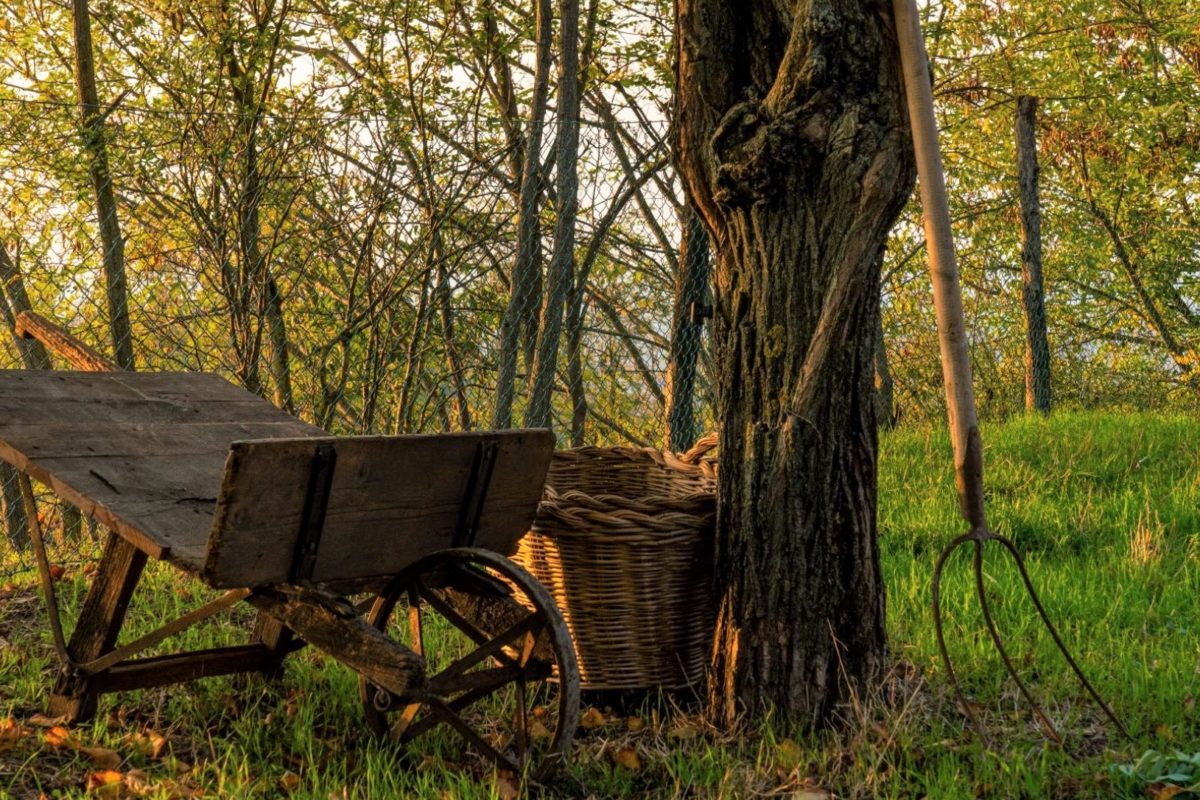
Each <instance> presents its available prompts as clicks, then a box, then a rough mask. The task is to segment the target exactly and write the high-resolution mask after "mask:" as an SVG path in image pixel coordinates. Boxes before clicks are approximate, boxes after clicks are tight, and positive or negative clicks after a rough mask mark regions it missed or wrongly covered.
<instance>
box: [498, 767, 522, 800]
mask: <svg viewBox="0 0 1200 800" xmlns="http://www.w3.org/2000/svg"><path fill="white" fill-rule="evenodd" d="M495 785H496V796H497V797H498V798H500V800H517V798H518V797H520V796H521V787H520V786H519V785H518V784H517V779H516V778H514V777H512V776H511V775H508V774H507V773H502V772H497V773H496V779H495Z"/></svg>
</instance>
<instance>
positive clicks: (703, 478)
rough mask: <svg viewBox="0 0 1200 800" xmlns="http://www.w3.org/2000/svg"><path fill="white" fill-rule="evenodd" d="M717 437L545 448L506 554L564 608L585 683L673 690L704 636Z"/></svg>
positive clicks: (704, 649) (702, 650) (700, 668)
mask: <svg viewBox="0 0 1200 800" xmlns="http://www.w3.org/2000/svg"><path fill="white" fill-rule="evenodd" d="M715 446H716V437H715V435H712V434H710V435H709V436H707V437H705V438H704V439H702V440H701V441H700V442H699V443H698V444H697V446H696V447H694V448H693V449H692V450H690V451H688V452H687V453H685V454H683V455H675V454H672V453H663V452H660V451H657V450H649V449H640V448H631V447H605V448H599V447H584V448H579V449H575V450H562V451H558V452H556V453H555V454H554V460H553V461H552V463H551V467H550V475H549V477H548V478H547V486H546V493H545V495H544V497H543V499H542V503H541V505H540V507H539V508H538V513H537V517H536V519H535V520H534V524H533V529H532V531H530V533H529V535H528V536H526V537H524V538H523V539H522V540H521V544H520V547H519V549H518V551H517V553H516V555H515V556H514V560H516V561H517V562H518V563H520V564H521V565H523V566H524V567H525V568H526V569H528V570H529V571H530V572H532V573H533V575H534V577H536V578H537V579H538V580H539V581H540V582H541V583H542V585H543V586H545V587H546V588H547V589H548V590H549V591H550V593H551V594H552V595H553V596H554V600H555V602H556V603H557V604H558V607H559V608H560V609H561V610H562V612H563V616H564V617H565V618H566V621H567V625H568V626H569V627H570V629H571V635H572V637H573V638H574V640H575V649H576V652H577V654H578V657H579V671H580V674H581V677H582V681H583V686H584V688H588V689H643V688H651V687H662V688H670V689H677V688H683V687H686V686H689V685H691V684H693V683H695V682H696V681H698V680H700V679H701V678H702V677H703V675H704V669H705V664H706V663H707V658H708V651H709V647H710V645H711V641H712V625H713V603H712V597H711V594H710V588H709V587H710V585H711V578H712V541H713V540H712V530H713V521H714V517H715V514H716V480H715V466H714V461H713V460H712V459H711V458H706V456H708V455H709V454H710V452H711V450H712V448H713V447H715Z"/></svg>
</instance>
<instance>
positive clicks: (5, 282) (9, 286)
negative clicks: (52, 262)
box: [0, 244, 50, 550]
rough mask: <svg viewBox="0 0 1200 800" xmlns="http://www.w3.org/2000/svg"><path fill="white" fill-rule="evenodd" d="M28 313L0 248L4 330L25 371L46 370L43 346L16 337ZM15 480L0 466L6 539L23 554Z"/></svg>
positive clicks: (23, 523) (23, 526) (25, 531)
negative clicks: (20, 318)
mask: <svg viewBox="0 0 1200 800" xmlns="http://www.w3.org/2000/svg"><path fill="white" fill-rule="evenodd" d="M29 310H31V309H30V306H29V295H28V294H27V293H26V292H25V282H24V281H23V280H22V278H21V273H20V271H19V270H18V269H17V265H16V262H15V261H14V260H13V259H11V258H9V255H8V250H7V249H6V248H5V247H4V246H3V245H2V244H0V312H2V313H3V316H4V324H5V327H7V328H8V331H9V333H10V334H11V335H12V337H13V342H14V344H15V345H16V348H17V352H18V354H19V355H20V356H21V363H22V365H23V366H24V367H25V368H26V369H48V368H49V367H50V355H49V353H47V352H46V348H45V347H43V346H42V343H41V342H38V341H35V340H32V339H24V338H22V337H20V336H17V329H16V317H17V314H20V313H21V312H22V311H29ZM17 480H18V473H17V470H16V468H14V467H13V466H11V465H10V464H8V463H7V462H0V500H2V501H3V503H4V525H5V529H6V532H7V539H8V542H9V544H10V545H12V546H13V547H14V548H16V549H18V550H24V549H25V548H26V547H28V546H29V528H28V520H27V519H26V517H25V505H24V503H23V502H22V498H21V487H20V484H18V483H17Z"/></svg>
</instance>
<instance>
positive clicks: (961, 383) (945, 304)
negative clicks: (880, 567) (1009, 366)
mask: <svg viewBox="0 0 1200 800" xmlns="http://www.w3.org/2000/svg"><path fill="white" fill-rule="evenodd" d="M893 13H894V14H895V17H896V34H897V38H898V40H899V42H900V61H901V65H902V67H903V72H904V86H905V90H906V92H905V93H906V96H907V99H908V116H909V121H910V123H911V125H912V134H913V147H914V150H915V152H916V156H917V174H918V176H919V177H920V181H921V205H922V207H923V211H924V214H923V216H924V218H925V240H926V247H927V248H928V250H929V274H930V277H931V278H932V279H933V304H934V309H935V310H936V312H937V325H938V346H939V348H940V350H941V356H942V375H943V377H944V379H945V382H946V408H947V411H948V412H949V416H950V438H951V441H952V442H953V444H954V465H955V471H956V473H957V479H958V480H957V483H958V491H959V504H960V506H961V508H962V512H963V516H964V517H965V518H966V520H967V522H969V523H970V524H971V527H972V529H980V530H982V529H986V527H987V522H986V520H985V519H984V512H983V453H982V448H981V447H979V421H978V415H977V413H976V410H975V391H974V389H973V388H972V383H971V360H970V356H969V354H968V353H967V334H966V321H965V317H964V314H963V306H962V290H961V288H960V287H959V277H958V263H957V261H956V259H955V254H954V237H953V235H952V232H951V227H950V205H949V202H948V200H947V197H946V178H945V174H944V173H943V170H942V154H941V152H940V151H939V149H938V139H937V136H938V131H937V120H936V118H935V117H934V113H933V88H932V86H931V85H930V80H929V57H928V56H927V55H926V53H925V41H924V39H923V38H922V37H921V20H920V16H919V14H918V11H917V4H916V2H915V0H894V2H893Z"/></svg>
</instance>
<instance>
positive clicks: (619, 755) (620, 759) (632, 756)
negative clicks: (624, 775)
mask: <svg viewBox="0 0 1200 800" xmlns="http://www.w3.org/2000/svg"><path fill="white" fill-rule="evenodd" d="M613 761H615V762H616V763H617V766H618V767H624V768H625V769H627V770H629V771H630V772H639V771H641V769H642V759H641V757H639V756H638V754H637V750H634V749H633V748H632V747H622V748H621V749H620V750H618V751H617V752H615V753H613Z"/></svg>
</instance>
